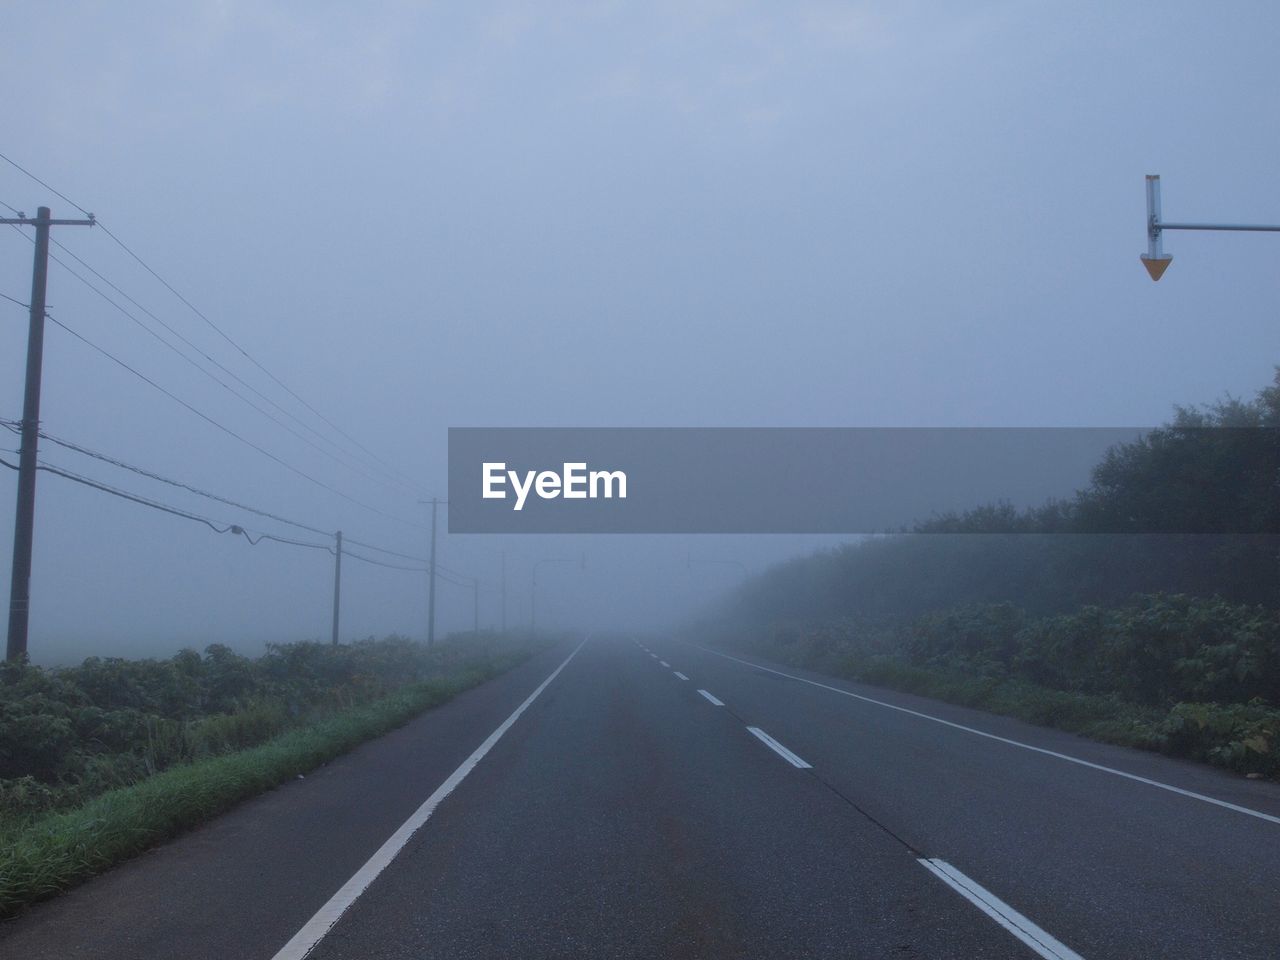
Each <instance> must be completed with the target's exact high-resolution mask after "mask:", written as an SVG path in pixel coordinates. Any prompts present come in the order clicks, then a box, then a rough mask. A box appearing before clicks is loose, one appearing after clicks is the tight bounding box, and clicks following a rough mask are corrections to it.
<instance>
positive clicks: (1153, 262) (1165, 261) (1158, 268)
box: [1141, 253, 1173, 280]
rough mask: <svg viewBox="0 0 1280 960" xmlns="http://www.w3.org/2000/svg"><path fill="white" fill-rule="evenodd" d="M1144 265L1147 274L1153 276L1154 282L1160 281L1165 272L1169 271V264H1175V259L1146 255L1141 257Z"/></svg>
mask: <svg viewBox="0 0 1280 960" xmlns="http://www.w3.org/2000/svg"><path fill="white" fill-rule="evenodd" d="M1141 259H1142V265H1143V266H1144V267H1146V268H1147V273H1149V274H1151V279H1152V280H1159V279H1160V278H1161V277H1163V276H1164V272H1165V271H1166V270H1168V269H1169V264H1171V263H1173V257H1171V256H1169V254H1167V253H1166V254H1165V255H1164V256H1163V257H1155V258H1152V257H1148V256H1147V255H1146V254H1145V253H1144V254H1143V255H1142V257H1141Z"/></svg>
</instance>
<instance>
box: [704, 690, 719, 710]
mask: <svg viewBox="0 0 1280 960" xmlns="http://www.w3.org/2000/svg"><path fill="white" fill-rule="evenodd" d="M698 692H699V693H700V694H702V695H703V696H704V697H706V698H707V699H708V700H710V701H711V702H712V703H714V704H715V705H716V706H717V707H723V706H724V701H723V700H717V699H716V698H715V697H713V696H712V695H711V694H709V693H707V691H706V690H699V691H698Z"/></svg>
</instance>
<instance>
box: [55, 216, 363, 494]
mask: <svg viewBox="0 0 1280 960" xmlns="http://www.w3.org/2000/svg"><path fill="white" fill-rule="evenodd" d="M55 243H56V241H55ZM58 246H59V247H62V249H63V250H66V247H63V246H62V244H58ZM67 252H68V253H70V251H67ZM71 256H73V257H74V256H75V254H71ZM49 257H50V259H51V260H53V261H54V262H55V263H57V264H58V265H59V266H61V267H62V268H63V269H64V270H66V271H67V272H68V273H70V274H71V275H72V276H73V277H75V278H76V279H77V280H79V281H80V282H81V283H83V284H84V285H85V286H86V287H88V288H89V289H90V290H92V291H93V292H94V293H96V294H97V295H98V296H100V297H101V298H102V299H103V300H105V301H106V302H107V303H109V304H110V305H111V306H113V307H115V308H116V310H118V311H120V313H122V314H123V315H124V316H125V317H127V318H128V319H129V320H131V321H133V323H135V324H136V325H137V326H139V327H141V328H142V329H143V330H145V331H146V332H147V333H148V334H150V335H151V336H152V337H154V338H155V339H156V340H158V341H159V342H160V343H161V344H163V345H164V346H165V347H166V348H168V349H169V350H171V351H172V352H173V353H175V354H176V355H177V356H179V357H181V358H182V359H183V360H184V361H186V362H187V363H189V364H191V366H193V367H195V368H196V369H197V370H199V371H200V372H201V373H203V374H204V375H205V376H206V377H208V378H209V379H210V380H212V381H213V382H214V383H216V384H217V385H218V386H220V387H222V389H223V390H226V391H227V392H228V393H230V394H231V395H232V396H234V397H235V398H236V399H238V400H240V401H242V402H243V403H245V404H247V405H248V406H249V407H252V408H253V409H254V410H256V411H257V412H258V413H260V414H262V415H263V416H264V417H266V418H267V419H268V420H270V421H271V422H272V423H274V424H276V425H277V426H279V427H280V428H281V429H282V430H285V431H287V432H288V433H290V434H291V435H292V436H294V437H296V438H297V439H299V440H301V441H302V442H303V443H305V444H307V446H309V447H311V448H312V449H314V450H316V451H318V452H319V453H320V454H322V455H323V456H325V457H328V458H329V459H330V460H332V461H333V462H334V463H337V464H338V465H340V466H343V467H346V468H347V469H348V470H352V471H354V472H355V473H358V474H359V475H360V476H362V477H363V478H364V479H366V480H371V481H373V482H374V483H385V481H382V480H379V479H378V478H377V477H375V476H373V475H372V474H370V473H367V472H366V471H364V470H362V469H360V468H359V467H357V466H353V465H352V464H350V463H348V462H347V461H346V460H343V459H341V458H340V457H337V456H335V455H334V454H333V453H331V452H330V451H329V450H326V449H325V448H324V447H322V446H320V445H319V444H318V443H316V442H315V441H314V440H312V439H311V438H310V437H307V436H304V435H303V434H301V433H299V432H298V431H297V430H295V429H294V428H293V427H291V426H289V424H287V423H285V422H283V421H282V420H280V418H279V417H276V416H274V415H273V414H271V413H270V412H269V411H267V410H264V409H263V408H262V407H260V406H258V404H256V403H254V402H253V401H252V400H250V399H249V398H248V397H246V396H245V395H244V394H242V393H240V392H239V391H238V390H236V389H235V388H234V387H232V386H231V385H230V384H228V383H227V382H226V381H225V380H222V379H221V378H219V377H218V376H217V375H216V374H214V373H213V372H211V371H210V370H208V369H206V368H205V367H203V366H201V365H200V364H199V363H198V362H197V361H196V360H194V359H192V358H191V357H190V356H189V355H187V354H185V353H183V352H182V350H180V349H179V348H178V347H176V346H174V344H172V343H170V342H169V341H168V340H166V339H165V338H164V337H162V336H161V335H160V334H159V333H157V332H156V331H155V330H154V329H152V328H151V327H150V326H148V325H147V324H146V323H143V322H142V321H141V320H139V319H138V318H137V317H136V316H134V315H133V314H132V313H130V312H129V311H128V310H126V309H125V308H124V307H122V306H121V305H120V304H119V303H117V302H116V301H115V300H113V299H112V298H111V297H109V296H107V295H106V294H105V293H104V292H103V291H102V290H100V289H99V288H98V287H96V286H94V285H93V284H92V283H90V282H89V281H88V280H87V279H85V278H84V277H83V276H82V275H81V274H79V273H77V272H76V271H75V270H73V269H72V268H71V267H69V266H67V264H66V263H64V262H63V261H62V260H60V259H59V258H58V257H57V256H55V255H54V254H50V255H49ZM76 259H77V260H80V258H79V257H76ZM80 262H81V263H83V261H80ZM86 266H87V264H86ZM88 269H89V270H92V271H93V272H94V273H95V274H97V271H96V270H93V268H92V267H88ZM99 276H100V274H99ZM105 282H106V283H108V284H110V283H111V281H109V280H105ZM111 286H112V287H113V288H114V287H115V285H114V284H111ZM122 296H126V297H127V296H128V294H122ZM129 299H130V300H132V298H129ZM141 309H144V310H145V308H141ZM148 313H149V312H148ZM149 315H151V316H154V314H149ZM156 322H157V323H159V324H160V325H161V326H163V327H164V328H165V329H166V330H168V331H169V332H170V333H172V334H173V335H174V336H176V337H178V339H180V340H182V342H183V343H186V344H188V345H189V346H190V347H191V349H193V350H195V351H196V352H197V353H199V354H200V355H201V356H202V357H204V358H205V359H207V360H208V361H209V362H210V363H213V364H214V365H215V366H217V367H219V368H220V369H222V370H224V371H226V373H227V374H228V375H230V376H231V377H234V378H235V379H236V380H239V381H240V382H241V383H244V381H243V380H241V378H240V377H238V376H236V374H235V373H234V372H233V371H231V370H227V368H226V367H224V366H223V365H222V364H220V363H218V361H217V360H215V359H213V358H212V357H210V356H209V355H208V354H206V353H204V351H202V350H200V348H199V347H197V346H196V345H195V344H192V343H191V341H190V340H188V339H187V338H186V337H184V336H182V334H181V333H179V332H177V331H176V330H174V329H173V328H172V327H171V326H169V324H167V323H165V322H164V321H163V320H160V319H159V318H156ZM245 386H246V387H248V388H249V389H251V390H252V389H253V387H252V386H251V385H249V384H245ZM255 392H258V391H255ZM260 395H261V394H260ZM264 399H266V400H267V401H268V402H271V400H270V398H269V397H265V398H264ZM284 412H285V413H286V414H288V411H284ZM303 426H304V427H305V426H306V424H303ZM313 432H314V431H313ZM320 436H321V438H322V439H323V435H320Z"/></svg>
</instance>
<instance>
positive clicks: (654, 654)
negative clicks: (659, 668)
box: [649, 653, 658, 660]
mask: <svg viewBox="0 0 1280 960" xmlns="http://www.w3.org/2000/svg"><path fill="white" fill-rule="evenodd" d="M649 656H651V657H653V659H655V660H657V659H658V655H657V654H656V653H651V654H649Z"/></svg>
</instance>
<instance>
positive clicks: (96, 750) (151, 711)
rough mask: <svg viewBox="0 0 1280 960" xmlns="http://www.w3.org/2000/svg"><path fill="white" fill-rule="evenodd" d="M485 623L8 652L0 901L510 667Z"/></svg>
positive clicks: (194, 819) (195, 820)
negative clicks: (23, 660) (31, 660)
mask: <svg viewBox="0 0 1280 960" xmlns="http://www.w3.org/2000/svg"><path fill="white" fill-rule="evenodd" d="M533 650H534V647H533V646H531V645H529V644H516V643H511V642H507V641H503V640H500V639H498V638H492V637H490V638H483V639H482V640H480V641H473V642H472V643H451V644H442V645H440V646H439V647H438V648H437V649H435V650H433V651H430V652H428V651H426V650H425V649H424V648H422V647H420V646H418V645H415V644H411V643H408V642H407V641H402V640H398V639H392V640H388V641H377V642H375V641H366V642H363V643H357V644H352V645H343V646H340V647H336V648H335V647H329V646H327V645H323V644H290V645H284V646H280V647H275V648H272V649H271V650H270V651H269V652H268V654H267V655H266V656H264V657H261V658H258V659H256V660H249V659H247V658H244V657H239V656H238V655H236V654H234V653H232V652H231V651H229V650H227V649H226V648H225V647H214V648H210V650H209V651H208V652H207V653H206V655H205V656H204V657H200V656H199V655H198V654H195V653H194V652H192V651H184V652H183V653H182V654H179V655H178V656H176V657H174V658H172V659H171V660H164V661H126V660H117V659H113V660H97V659H91V660H89V661H86V662H85V664H84V665H83V666H81V667H75V668H69V669H62V670H51V671H49V670H41V669H39V668H35V667H8V668H6V669H5V672H4V673H3V676H2V677H0V916H10V915H13V914H14V913H16V912H17V911H19V910H20V909H22V908H23V907H24V906H26V905H28V904H30V903H33V902H35V901H37V900H40V899H43V898H45V897H48V896H50V895H52V894H54V893H57V892H58V891H61V890H64V889H66V888H68V887H70V886H73V885H75V884H77V883H79V882H82V881H83V880H85V879H87V878H89V877H91V876H93V875H95V874H97V873H100V872H102V871H103V870H105V869H107V868H108V867H110V866H112V865H114V864H116V863H119V862H121V861H122V860H125V859H128V858H129V857H132V856H135V855H137V854H138V853H141V852H143V851H145V850H146V849H148V848H149V847H151V846H154V845H155V844H157V843H160V842H162V841H164V840H166V839H169V838H171V837H174V836H176V835H177V834H179V833H181V832H183V831H184V830H187V829H190V828H191V827H193V826H196V825H198V824H200V823H203V822H204V821H206V820H208V819H210V818H212V817H214V816H216V815H217V814H219V813H221V812H223V811H225V810H227V809H229V808H230V807H232V806H234V805H235V804H237V803H239V802H240V801H242V800H245V799H247V798H249V797H252V796H254V795H256V794H259V793H262V792H263V791H266V790H269V789H271V788H272V787H274V786H276V785H278V784H280V783H282V782H284V781H286V780H289V779H292V778H294V777H296V776H298V775H299V774H303V773H306V772H307V771H309V770H312V769H314V768H315V767H317V766H319V765H320V764H323V763H325V762H326V761H328V760H331V759H332V758H334V757H336V756H338V755H340V754H342V753H344V752H345V751H347V750H350V749H351V748H352V747H354V746H356V745H358V744H360V743H361V742H363V741H365V740H369V739H371V738H374V737H377V736H380V735H381V734H384V733H386V732H388V731H390V730H392V729H394V728H396V727H398V726H400V725H402V724H404V723H405V722H407V721H408V720H410V719H411V718H413V717H414V716H416V715H417V714H419V713H421V712H422V711H424V710H426V709H428V708H430V707H433V706H436V705H438V704H441V703H444V702H445V701H447V700H449V699H451V698H452V697H453V696H455V695H456V694H458V693H460V692H462V691H463V690H466V689H468V688H470V687H473V686H476V685H477V684H479V683H482V682H483V681H485V680H487V679H489V678H491V677H493V676H495V675H497V674H498V673H501V672H503V671H504V670H507V669H510V668H511V667H513V666H515V665H516V664H517V663H520V662H522V661H523V660H525V659H527V658H528V657H529V656H530V655H531V654H532V652H533Z"/></svg>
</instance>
